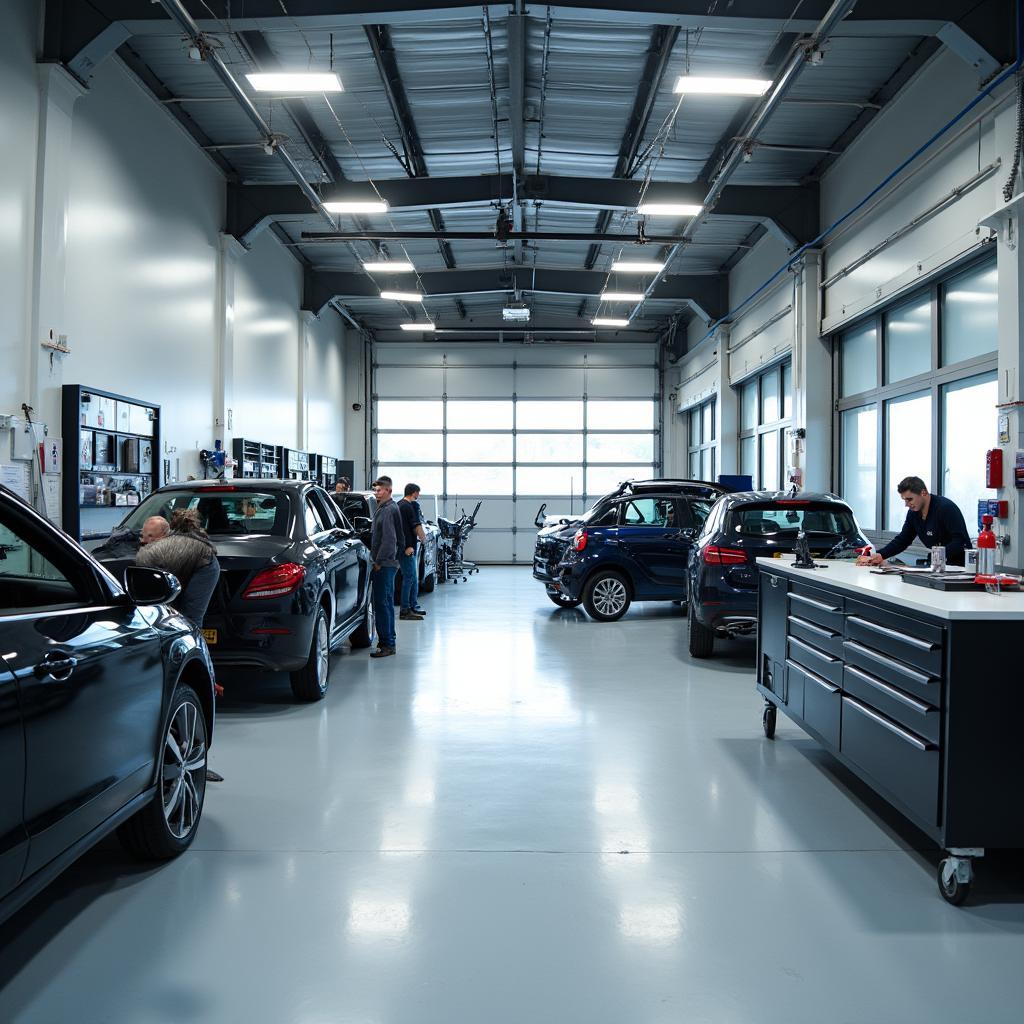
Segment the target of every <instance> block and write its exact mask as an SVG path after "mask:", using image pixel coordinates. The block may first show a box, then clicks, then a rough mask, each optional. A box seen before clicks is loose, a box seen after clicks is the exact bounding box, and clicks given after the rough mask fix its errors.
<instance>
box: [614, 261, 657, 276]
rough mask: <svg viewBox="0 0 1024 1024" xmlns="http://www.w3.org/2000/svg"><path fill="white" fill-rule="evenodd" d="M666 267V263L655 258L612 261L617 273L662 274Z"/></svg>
mask: <svg viewBox="0 0 1024 1024" xmlns="http://www.w3.org/2000/svg"><path fill="white" fill-rule="evenodd" d="M664 269H665V264H664V263H656V262H654V261H653V260H615V262H614V263H612V270H613V271H614V272H615V273H617V274H660V273H661V272H662V271H663V270H664Z"/></svg>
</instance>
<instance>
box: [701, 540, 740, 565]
mask: <svg viewBox="0 0 1024 1024" xmlns="http://www.w3.org/2000/svg"><path fill="white" fill-rule="evenodd" d="M704 561H705V562H706V563H707V564H708V565H745V564H746V561H747V553H746V551H740V550H739V549H738V548H720V547H716V546H715V545H714V544H712V545H711V546H710V547H706V548H705V549H704Z"/></svg>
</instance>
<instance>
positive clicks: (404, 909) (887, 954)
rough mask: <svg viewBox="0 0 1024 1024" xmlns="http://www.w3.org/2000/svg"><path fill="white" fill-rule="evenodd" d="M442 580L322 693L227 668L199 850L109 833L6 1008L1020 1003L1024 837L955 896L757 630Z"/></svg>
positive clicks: (562, 1023) (579, 1008) (507, 578)
mask: <svg viewBox="0 0 1024 1024" xmlns="http://www.w3.org/2000/svg"><path fill="white" fill-rule="evenodd" d="M423 604H424V605H425V607H427V608H428V609H429V612H430V615H429V617H428V618H427V619H426V620H425V621H424V622H416V623H399V656H398V657H396V658H390V659H385V660H382V661H377V662H371V661H370V660H369V659H368V657H367V654H366V652H349V651H348V649H347V648H346V649H345V650H344V651H343V652H341V653H339V654H338V655H337V656H336V658H335V660H334V663H333V670H332V683H331V689H330V692H329V694H328V696H327V699H326V700H325V701H324V702H323V703H321V704H319V705H317V706H302V707H300V706H296V705H294V704H292V703H291V700H290V694H289V691H288V689H287V681H286V679H284V678H283V677H270V678H259V677H255V678H246V677H245V676H231V677H227V678H226V679H225V682H226V683H227V685H228V694H227V697H226V698H225V700H224V701H223V704H222V707H221V711H220V717H219V719H218V732H217V737H216V743H215V746H214V748H213V757H212V764H213V766H214V767H215V768H217V769H219V770H220V771H221V772H222V773H223V774H224V775H225V776H226V777H227V780H226V781H225V782H224V783H223V784H220V785H217V786H211V788H210V790H209V792H208V799H207V804H206V811H205V815H204V818H203V823H202V827H201V831H200V833H199V835H198V837H197V840H196V843H195V845H194V846H193V848H192V850H191V851H189V852H188V853H187V854H186V855H185V856H183V857H181V858H180V859H179V860H177V861H176V862H174V863H171V864H167V865H164V866H162V867H159V868H157V869H152V868H139V867H138V866H135V865H132V864H130V863H129V862H128V861H126V860H125V858H124V857H123V856H122V855H121V854H120V852H119V850H118V847H117V845H116V843H113V842H107V843H104V844H103V845H102V846H101V847H99V848H97V849H96V850H94V851H92V852H91V853H90V854H89V855H88V856H87V857H86V858H85V859H84V860H83V861H82V862H80V864H79V865H78V866H77V867H76V868H75V869H73V870H72V871H70V872H69V873H68V874H67V875H65V876H64V877H63V878H62V879H61V880H60V881H59V882H58V883H56V884H55V885H54V886H53V887H52V888H51V889H50V890H49V891H48V892H47V893H45V894H44V895H43V896H41V897H39V898H38V899H36V900H35V901H34V902H33V903H31V904H30V905H29V906H27V907H26V908H25V909H24V910H23V911H21V912H20V913H19V914H18V915H17V916H16V917H15V918H13V919H12V920H11V921H9V922H8V923H7V924H6V925H5V926H4V927H3V928H2V929H0V1021H33V1022H34V1021H42V1022H51V1021H52V1022H64V1021H74V1022H76V1024H92V1022H96V1024H99V1022H104V1024H114V1022H118V1024H119V1022H130V1024H149V1022H153V1024H164V1022H168V1024H170V1022H174V1024H185V1022H203V1024H205V1022H217V1024H221V1022H236V1021H237V1022H246V1024H263V1022H267V1024H292V1022H294V1024H398V1022H401V1024H506V1022H507V1024H526V1022H541V1024H547V1022H552V1024H556V1022H557V1024H566V1022H570V1024H575V1022H580V1024H604V1022H609V1024H610V1022H614V1024H625V1022H628V1024H700V1022H711V1024H738V1022H756V1024H764V1022H769V1021H780V1022H781V1021H785V1022H808V1024H811V1022H813V1024H822V1022H865V1024H868V1022H870V1024H878V1022H883V1021H884V1022H900V1024H906V1022H916V1021H928V1022H929V1024H936V1022H945V1021H950V1022H953V1021H955V1022H960V1024H964V1022H966V1024H971V1022H978V1024H982V1022H984V1024H995V1022H1002V1021H1007V1022H1009V1021H1012V1022H1014V1024H1019V1022H1020V1021H1021V1020H1022V1015H1024V1010H1022V1006H1024V970H1022V967H1024V863H1022V860H1021V858H1020V857H1019V856H1018V855H1012V856H1010V855H1004V856H1002V857H999V856H996V857H991V858H986V860H985V861H982V862H981V863H980V865H979V871H978V876H977V881H976V884H975V892H974V895H973V897H972V902H971V904H969V905H968V906H966V907H964V908H961V909H955V908H953V907H950V906H948V905H947V904H945V903H944V902H943V901H942V900H941V899H940V897H939V895H938V893H937V890H936V885H935V867H936V864H937V861H938V851H937V850H936V849H935V848H933V847H932V846H930V844H929V843H928V841H927V840H926V839H925V838H924V837H923V836H921V835H920V834H919V833H917V832H916V831H915V830H914V829H913V828H912V827H910V826H909V825H908V824H907V823H906V822H904V821H903V820H902V819H901V818H900V817H899V816H898V815H895V814H894V813H892V812H891V811H889V810H888V809H887V808H886V806H885V805H884V804H882V803H880V802H879V801H878V800H876V799H875V798H873V796H872V795H871V794H870V793H869V792H867V791H866V790H865V789H864V787H862V786H860V785H859V784H858V783H857V782H856V780H854V779H853V778H852V777H851V776H850V775H849V774H848V773H847V772H846V771H845V770H844V769H842V768H841V767H840V766H838V765H837V764H836V763H835V762H833V761H831V759H829V758H828V757H827V756H825V755H824V754H822V753H821V752H820V751H819V750H818V749H817V748H816V746H815V744H814V743H813V742H812V741H810V740H809V739H807V738H806V737H804V736H803V734H802V733H801V732H800V731H799V730H797V729H796V728H795V727H793V726H792V725H790V724H789V723H788V722H786V720H784V719H780V724H779V729H778V734H777V738H776V740H775V741H774V742H771V741H768V740H766V739H764V737H763V735H762V732H761V718H760V712H761V701H760V698H759V697H758V695H757V694H756V692H755V690H754V684H753V648H752V645H751V644H749V643H736V644H731V645H726V646H725V647H724V648H723V649H722V651H721V654H720V656H719V657H717V658H716V659H715V660H713V661H711V662H707V663H702V664H698V663H695V662H693V661H691V660H690V658H689V656H688V655H687V653H686V629H685V620H684V619H683V618H682V617H681V616H680V615H679V611H678V609H677V608H675V607H674V606H671V605H643V606H636V607H635V608H634V609H633V610H632V611H631V612H630V613H629V614H628V615H627V617H626V618H625V619H623V620H622V621H620V622H618V623H614V624H611V625H600V624H597V623H593V622H590V621H589V620H588V619H587V618H586V617H585V616H584V615H583V613H582V612H577V611H561V610H558V609H556V608H555V607H554V606H553V605H551V604H550V603H549V602H548V601H547V599H546V598H545V596H544V594H543V591H542V590H541V588H540V587H539V586H538V585H537V584H535V583H534V582H533V581H532V580H531V579H530V576H529V572H528V570H525V569H511V568H492V569H485V570H484V571H483V572H482V573H481V575H480V576H479V577H475V578H474V579H473V580H472V581H471V582H470V583H469V584H468V585H465V586H464V585H462V584H460V585H458V586H457V587H452V586H448V587H443V588H440V589H438V590H437V591H436V592H435V593H434V594H432V595H428V596H425V597H424V598H423ZM1010 781H1012V784H1013V786H1014V788H1015V789H1016V790H1017V791H1018V792H1019V790H1020V787H1021V785H1022V784H1024V780H1010Z"/></svg>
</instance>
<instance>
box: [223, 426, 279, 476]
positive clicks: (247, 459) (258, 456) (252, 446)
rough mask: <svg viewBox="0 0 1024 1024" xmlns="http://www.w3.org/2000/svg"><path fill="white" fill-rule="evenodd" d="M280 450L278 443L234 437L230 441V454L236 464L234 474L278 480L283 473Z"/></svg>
mask: <svg viewBox="0 0 1024 1024" xmlns="http://www.w3.org/2000/svg"><path fill="white" fill-rule="evenodd" d="M282 452H283V449H282V448H281V446H280V445H276V444H265V443H264V442H262V441H251V440H249V439H248V438H242V437H236V438H235V439H234V440H233V441H232V442H231V454H232V456H233V457H234V459H235V462H236V463H237V464H238V465H237V466H236V467H235V476H238V477H243V478H245V479H249V480H279V479H280V478H281V477H282V475H283V474H282V473H281V466H282Z"/></svg>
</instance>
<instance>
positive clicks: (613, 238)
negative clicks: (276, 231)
mask: <svg viewBox="0 0 1024 1024" xmlns="http://www.w3.org/2000/svg"><path fill="white" fill-rule="evenodd" d="M437 237H438V234H437V232H436V231H417V230H416V229H415V228H411V229H410V230H408V231H400V230H393V229H382V230H380V231H377V230H375V229H374V230H370V231H303V232H302V240H303V242H309V243H316V242H320V243H330V242H369V241H372V240H373V239H398V238H406V239H410V240H413V239H436V238H437ZM444 237H445V238H448V239H452V240H454V241H457V242H473V241H476V242H480V241H488V240H489V241H493V242H497V241H498V236H497V235H496V234H495V233H494V232H493V231H445V233H444ZM681 238H682V236H681V235H644V236H643V239H642V241H643V242H645V243H650V244H652V245H671V244H674V243H676V242H678V241H680V240H681ZM519 239H522V240H523V241H538V242H620V243H622V244H623V245H626V244H629V245H633V244H638V243H639V242H640V239H638V237H637V236H636V235H629V234H617V235H616V234H604V235H599V234H597V232H595V231H509V232H507V233H506V234H504V235H502V240H504V241H509V242H515V241H517V240H519ZM694 244H695V245H699V244H700V243H699V242H696V243H694ZM724 244H725V245H731V243H724Z"/></svg>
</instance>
